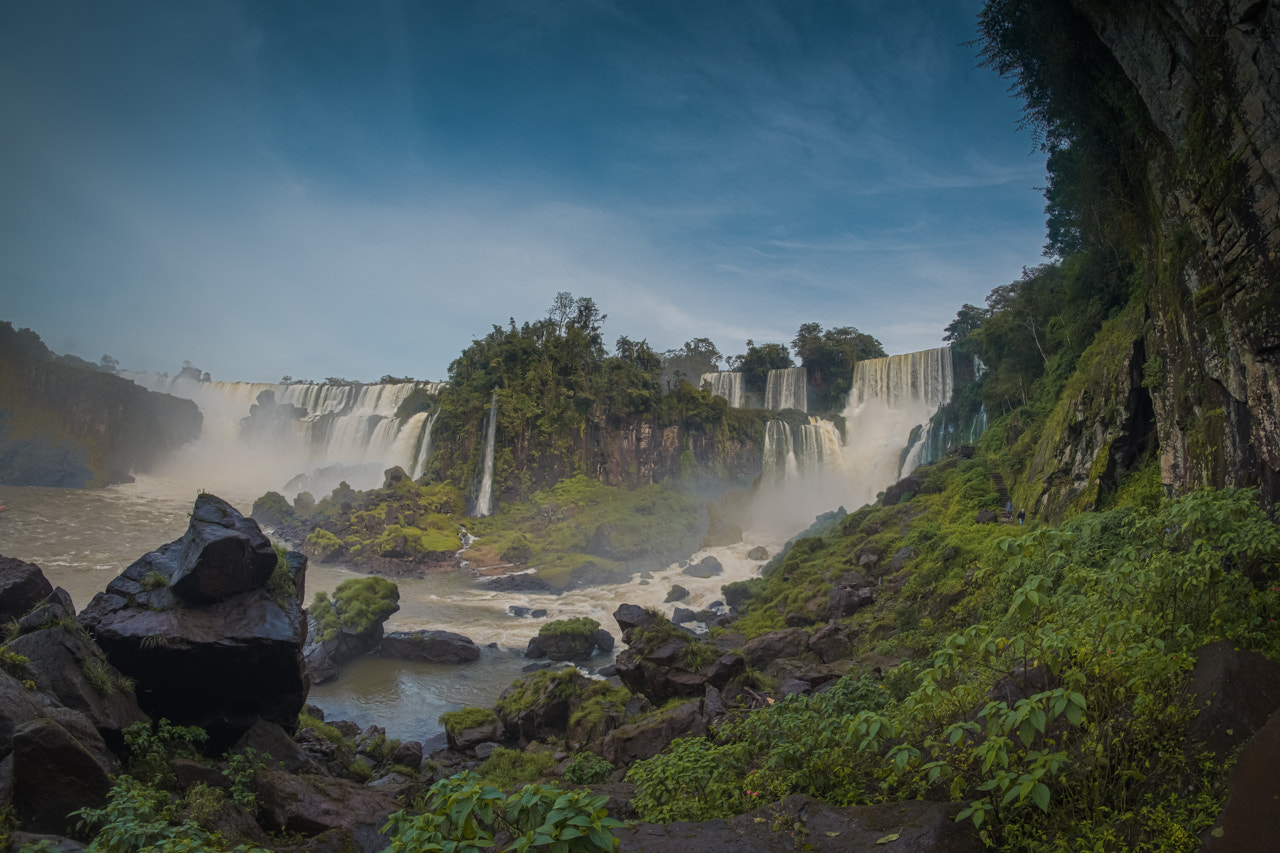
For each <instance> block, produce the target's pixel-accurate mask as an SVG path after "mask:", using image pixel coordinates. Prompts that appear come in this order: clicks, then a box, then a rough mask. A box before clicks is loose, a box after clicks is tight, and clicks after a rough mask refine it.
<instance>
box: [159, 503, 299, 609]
mask: <svg viewBox="0 0 1280 853" xmlns="http://www.w3.org/2000/svg"><path fill="white" fill-rule="evenodd" d="M178 541H179V543H180V545H179V547H178V548H177V554H175V555H174V557H175V562H174V566H173V571H172V573H171V574H170V575H169V586H170V587H171V588H172V589H173V592H174V594H175V595H177V596H179V597H180V598H182V599H183V600H184V601H187V602H209V601H223V600H225V599H227V598H230V597H231V596H233V595H239V594H240V593H243V592H249V591H250V590H255V589H261V588H262V587H264V586H266V585H267V580H268V579H269V578H270V577H271V573H272V572H273V571H275V568H276V560H277V558H276V552H275V549H274V548H272V547H271V540H269V539H268V538H267V536H266V534H264V533H263V532H262V529H261V528H260V527H258V522H256V521H254V520H253V519H252V518H245V517H244V516H242V515H241V514H240V513H239V512H237V511H236V509H235V507H233V506H231V504H229V503H227V502H226V501H224V500H222V499H221V498H218V497H215V496H213V495H211V494H208V493H207V492H206V493H204V494H201V495H200V496H199V497H197V498H196V505H195V508H194V509H192V511H191V522H190V524H188V525H187V532H186V534H185V535H183V537H182V539H180V540H178Z"/></svg>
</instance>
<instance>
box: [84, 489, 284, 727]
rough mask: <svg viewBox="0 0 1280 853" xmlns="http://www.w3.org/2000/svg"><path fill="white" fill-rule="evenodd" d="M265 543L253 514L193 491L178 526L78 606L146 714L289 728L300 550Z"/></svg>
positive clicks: (186, 721)
mask: <svg viewBox="0 0 1280 853" xmlns="http://www.w3.org/2000/svg"><path fill="white" fill-rule="evenodd" d="M268 552H270V554H271V559H272V560H275V559H276V555H275V552H274V551H273V550H272V549H271V547H270V543H269V542H268V541H267V539H266V537H265V536H263V534H262V531H261V530H260V529H259V528H258V525H257V522H255V521H254V520H253V519H251V518H245V517H243V516H242V515H240V513H239V512H237V511H236V510H235V508H234V507H232V506H231V505H230V504H228V503H227V502H226V501H224V500H222V499H221V498H218V497H215V496H213V495H209V494H202V495H201V496H200V497H199V498H197V499H196V504H195V509H194V511H193V512H192V514H191V523H190V526H189V527H188V529H187V533H186V534H185V535H184V536H183V537H182V538H181V539H178V540H175V541H173V542H170V543H169V544H167V545H163V546H161V547H160V548H157V549H156V550H155V551H152V552H150V553H148V554H145V555H144V556H143V557H141V558H140V559H139V560H137V561H136V562H135V563H134V564H133V565H131V566H129V568H127V569H125V570H124V572H123V573H122V574H121V575H120V576H119V577H117V578H116V579H115V580H113V581H112V582H111V583H110V584H108V585H107V589H106V591H105V592H101V593H99V594H98V595H97V596H95V597H94V599H93V601H92V602H90V604H89V606H88V607H86V608H85V609H84V611H83V612H82V613H81V614H80V616H79V617H78V618H79V620H80V622H81V624H83V625H84V626H85V627H86V628H87V629H89V630H90V631H91V632H92V633H93V634H94V636H95V638H96V639H97V641H98V644H99V645H100V646H101V647H102V648H103V650H104V651H105V652H106V653H107V657H108V659H109V660H110V661H111V663H112V664H113V665H114V666H115V667H117V668H118V669H119V670H120V671H121V672H123V673H124V674H125V675H126V676H128V677H130V678H132V679H134V681H135V684H136V690H137V696H138V702H139V704H140V705H141V706H142V708H143V710H144V711H146V712H147V713H148V714H150V715H151V716H152V717H154V718H160V717H164V718H167V719H169V720H171V721H173V722H175V723H180V724H183V725H198V726H201V727H203V728H205V729H207V730H208V731H209V733H210V736H211V740H210V747H212V748H215V749H219V748H225V747H227V746H230V745H231V744H232V743H234V742H235V740H236V739H237V738H239V737H240V735H241V734H243V733H244V732H245V731H247V730H248V729H249V727H250V726H251V725H252V724H253V723H254V721H255V720H257V719H259V718H262V719H265V720H269V721H271V722H274V723H277V724H279V725H281V726H283V727H284V728H286V729H288V730H292V729H293V728H294V726H295V725H296V724H297V718H298V712H299V711H300V710H301V709H302V705H303V702H304V701H305V699H306V693H307V681H306V676H305V670H304V668H303V660H302V646H303V641H304V640H305V637H306V621H305V617H304V615H303V612H302V606H301V601H300V599H301V595H302V587H303V582H304V579H305V574H306V565H307V561H306V557H304V556H302V555H301V554H298V553H296V552H291V553H290V554H289V555H288V556H287V557H286V559H285V561H284V563H283V564H282V565H280V566H278V567H277V566H276V564H275V563H272V569H271V571H270V572H268V571H267V570H266V560H267V553H268Z"/></svg>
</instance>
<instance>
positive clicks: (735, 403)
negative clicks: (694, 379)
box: [702, 372, 747, 409]
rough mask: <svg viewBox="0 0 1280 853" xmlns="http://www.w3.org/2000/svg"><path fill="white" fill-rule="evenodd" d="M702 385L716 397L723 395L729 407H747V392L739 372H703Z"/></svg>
mask: <svg viewBox="0 0 1280 853" xmlns="http://www.w3.org/2000/svg"><path fill="white" fill-rule="evenodd" d="M702 387H703V388H704V389H706V390H708V391H710V392H711V393H712V394H713V395H715V396H717V397H723V398H724V399H725V401H726V402H728V404H729V406H730V408H734V409H745V408H747V392H746V387H745V386H744V385H743V384H742V374H741V373H736V372H734V373H704V374H702Z"/></svg>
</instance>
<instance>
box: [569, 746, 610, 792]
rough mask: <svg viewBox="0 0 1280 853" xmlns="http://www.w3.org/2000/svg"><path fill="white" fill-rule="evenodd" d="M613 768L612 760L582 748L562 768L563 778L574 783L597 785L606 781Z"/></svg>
mask: <svg viewBox="0 0 1280 853" xmlns="http://www.w3.org/2000/svg"><path fill="white" fill-rule="evenodd" d="M615 770H617V768H616V767H614V765H613V763H612V762H610V761H607V760H605V759H603V758H601V757H600V756H598V755H596V754H595V753H594V752H587V751H585V750H584V751H582V752H579V753H578V754H577V755H575V756H574V757H573V760H571V761H570V762H569V766H568V767H566V768H565V769H564V778H565V780H566V781H568V782H572V783H573V784H575V785H598V784H600V783H602V782H608V781H609V777H611V776H612V775H613V773H614V771H615Z"/></svg>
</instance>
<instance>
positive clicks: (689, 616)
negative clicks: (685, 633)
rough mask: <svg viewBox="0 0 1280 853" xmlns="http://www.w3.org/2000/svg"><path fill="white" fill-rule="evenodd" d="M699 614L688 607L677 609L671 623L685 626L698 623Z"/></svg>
mask: <svg viewBox="0 0 1280 853" xmlns="http://www.w3.org/2000/svg"><path fill="white" fill-rule="evenodd" d="M697 620H698V614H697V613H695V612H694V611H692V610H690V609H689V608H687V607H677V608H676V609H675V610H673V611H672V612H671V621H672V622H674V623H676V624H677V625H684V624H685V623H687V622H696V621H697Z"/></svg>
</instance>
